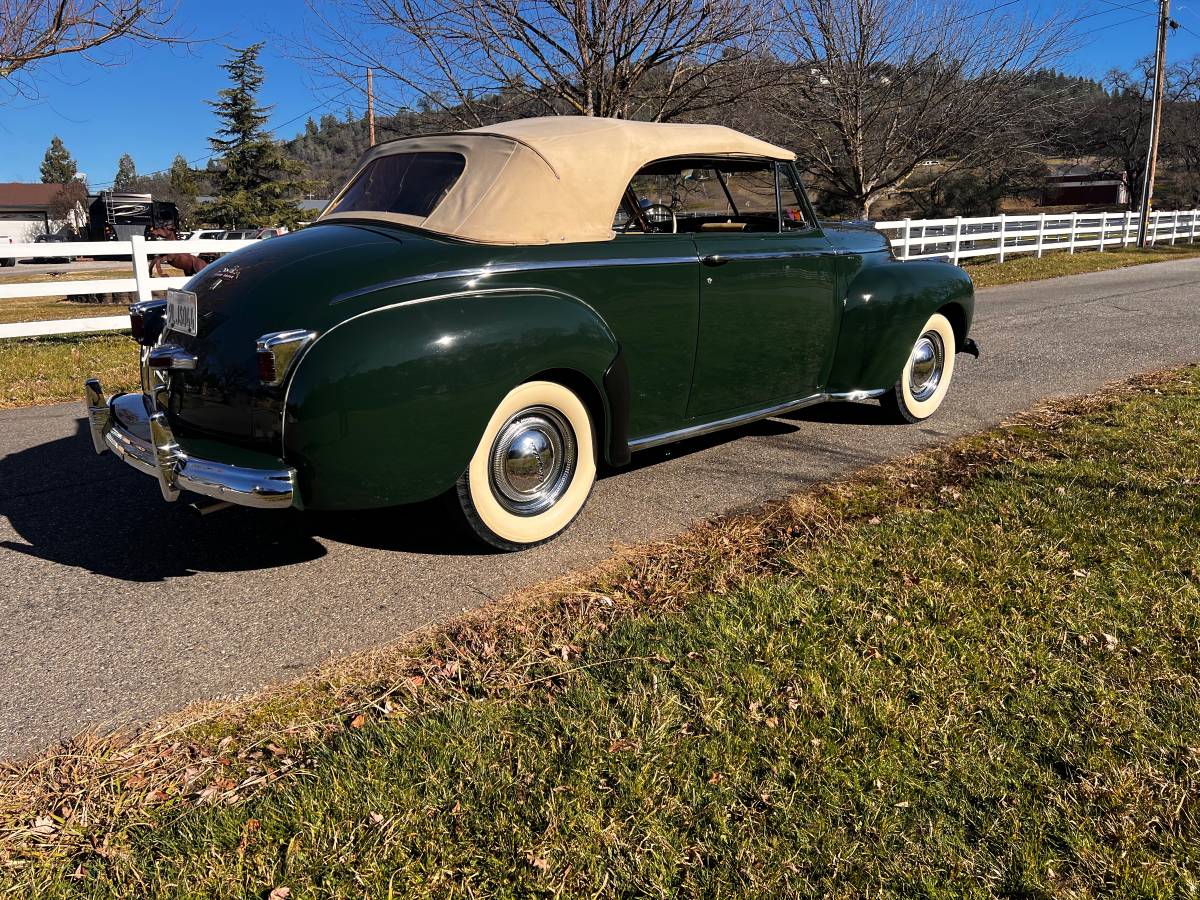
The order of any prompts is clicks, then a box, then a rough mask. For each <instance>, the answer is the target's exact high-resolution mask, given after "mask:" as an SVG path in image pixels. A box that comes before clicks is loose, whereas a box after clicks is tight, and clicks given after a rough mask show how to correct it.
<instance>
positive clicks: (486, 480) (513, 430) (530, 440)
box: [454, 381, 596, 550]
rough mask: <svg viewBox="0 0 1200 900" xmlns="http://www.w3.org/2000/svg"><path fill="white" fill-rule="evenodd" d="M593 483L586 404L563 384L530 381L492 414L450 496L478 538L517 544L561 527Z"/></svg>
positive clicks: (543, 538) (584, 499)
mask: <svg viewBox="0 0 1200 900" xmlns="http://www.w3.org/2000/svg"><path fill="white" fill-rule="evenodd" d="M595 482H596V450H595V440H594V437H593V428H592V421H591V417H590V416H589V415H588V411H587V407H586V406H584V404H583V402H582V401H581V400H580V399H579V398H578V397H577V396H576V395H575V394H574V393H573V392H571V391H570V390H568V389H567V388H565V387H563V386H562V385H561V384H556V383H554V382H551V381H529V382H526V383H525V384H522V385H518V386H517V387H515V388H513V389H512V390H511V391H509V392H508V395H507V396H506V397H505V398H504V399H503V400H502V401H501V402H500V405H499V406H498V407H497V408H496V411H495V412H494V413H493V414H492V417H491V419H490V420H489V421H488V424H487V427H486V428H485V429H484V431H483V436H482V437H481V438H480V439H479V445H478V446H477V447H476V448H475V453H474V455H473V456H472V457H471V462H470V465H468V466H467V471H465V472H464V473H463V474H462V476H461V477H460V478H459V479H458V482H457V484H456V485H455V489H454V498H455V499H456V500H457V505H458V507H459V509H460V510H461V512H462V516H463V519H464V520H465V522H466V525H467V526H468V528H469V529H470V531H471V532H473V533H474V535H475V536H476V537H478V538H479V539H480V540H482V541H483V542H484V543H486V544H489V545H491V546H493V547H496V548H498V549H500V550H521V549H524V548H527V547H532V546H535V545H537V544H540V543H542V542H544V541H548V540H550V539H551V538H553V537H555V536H557V535H558V534H560V533H562V531H564V530H565V529H566V527H567V526H568V525H570V524H571V522H572V521H573V520H574V519H575V516H577V515H578V514H579V511H580V510H581V509H583V505H584V504H585V503H586V502H587V499H588V496H589V495H590V494H591V492H592V485H593V484H595Z"/></svg>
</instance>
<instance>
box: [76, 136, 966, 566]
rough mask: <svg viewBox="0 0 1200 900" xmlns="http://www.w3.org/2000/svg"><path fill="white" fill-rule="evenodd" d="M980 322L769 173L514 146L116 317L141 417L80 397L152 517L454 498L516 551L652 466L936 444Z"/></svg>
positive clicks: (936, 271) (472, 148)
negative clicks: (974, 324) (703, 449)
mask: <svg viewBox="0 0 1200 900" xmlns="http://www.w3.org/2000/svg"><path fill="white" fill-rule="evenodd" d="M973 311H974V299H973V291H972V286H971V281H970V279H969V278H968V277H967V275H966V274H965V273H964V272H963V271H962V270H960V269H958V268H956V267H954V266H951V265H947V264H945V263H941V262H936V261H913V262H903V263H902V262H899V261H896V260H895V259H893V257H892V255H891V253H890V252H889V248H888V244H887V242H886V239H885V238H883V237H882V236H880V235H879V234H878V233H877V232H875V231H873V230H871V229H870V228H864V227H861V226H857V227H856V226H832V225H821V224H818V222H817V220H816V218H815V217H814V215H813V210H812V207H811V206H810V204H809V202H808V200H807V199H806V198H805V195H804V191H803V189H802V188H801V186H800V181H799V179H798V177H797V171H796V167H795V165H794V162H793V154H792V153H790V152H788V151H787V150H783V149H780V148H779V147H775V146H773V145H771V144H767V143H764V142H762V141H759V140H755V139H754V138H750V137H747V136H746V135H743V134H739V133H737V132H735V131H731V130H729V129H727V128H720V127H715V126H709V125H663V124H653V123H646V122H628V121H616V120H610V119H591V118H578V117H555V118H541V119H526V120H522V121H517V122H509V123H505V124H502V125H495V126H490V127H488V128H484V129H477V130H474V131H465V132H457V133H452V134H440V135H426V136H421V137H413V138H406V139H402V140H397V141H393V142H390V143H386V144H381V145H379V146H376V147H374V148H372V149H371V150H370V151H369V152H368V153H367V154H366V155H365V156H364V158H363V159H362V160H361V162H360V163H359V165H358V166H357V168H356V170H355V173H354V175H353V176H352V177H351V178H350V180H349V181H348V182H347V184H346V186H345V187H344V188H342V190H341V191H340V192H339V193H338V194H337V195H336V196H335V197H334V198H333V200H332V201H331V202H330V204H329V206H328V208H327V209H326V210H325V212H324V213H323V214H322V215H321V217H320V218H319V219H318V220H317V222H316V223H315V224H314V225H313V226H312V227H309V228H306V229H304V230H302V231H299V232H296V233H294V234H290V235H287V236H284V237H281V238H277V239H275V240H272V241H263V242H262V243H261V244H258V245H256V246H253V247H248V248H245V249H242V250H239V251H237V252H235V253H231V254H229V255H228V256H225V257H224V258H222V259H221V260H219V261H218V262H217V263H215V264H213V265H210V266H209V267H208V268H206V269H204V270H203V271H201V272H200V273H199V274H197V275H196V276H195V277H193V278H192V279H191V280H190V281H189V282H188V283H187V285H186V287H185V289H184V290H179V291H170V292H169V293H168V296H167V298H166V299H165V300H156V301H152V302H149V303H142V304H137V305H135V306H133V307H132V308H131V321H132V327H133V333H134V337H135V339H136V340H137V341H138V342H139V344H140V345H141V363H142V366H141V368H142V390H141V391H140V392H138V393H131V394H121V395H117V396H114V397H111V398H110V397H106V396H105V394H104V392H103V389H102V388H101V386H100V384H99V383H98V382H97V381H95V380H94V379H93V380H89V381H88V382H87V384H86V386H85V395H86V402H87V406H88V410H89V413H90V421H91V429H92V437H93V441H94V443H95V447H96V450H97V452H104V451H106V450H112V451H113V452H115V453H116V454H117V455H118V456H119V457H121V458H122V459H124V460H125V461H126V462H127V463H129V464H130V465H132V466H134V467H135V468H137V469H140V470H141V471H143V472H146V473H147V474H150V475H153V476H154V477H156V478H157V479H158V483H159V486H160V488H161V489H162V493H163V496H164V497H165V498H166V499H168V500H174V499H176V498H177V497H178V496H179V494H180V492H181V491H192V492H194V493H197V494H201V495H204V496H206V497H209V498H213V499H215V500H217V501H220V502H228V503H236V504H243V505H246V506H254V507H263V508H286V507H297V508H300V509H321V510H332V509H343V510H344V509H365V508H369V507H382V506H392V505H399V504H404V503H410V502H415V501H421V500H426V499H429V498H434V497H438V496H444V497H446V498H447V500H448V501H449V502H450V503H451V505H452V506H453V507H454V508H455V509H456V510H457V511H458V512H459V513H461V518H462V521H463V522H464V523H466V525H468V526H469V528H470V529H472V530H473V531H474V533H475V534H476V535H478V537H479V538H481V539H482V540H483V541H485V542H487V543H489V544H491V545H493V546H495V547H500V548H503V549H517V548H521V547H528V546H530V545H533V544H537V543H539V542H541V541H545V540H548V539H550V538H552V537H554V536H555V535H556V534H558V533H559V532H561V531H562V530H563V529H564V528H566V527H567V526H568V525H569V524H570V522H571V521H572V520H573V519H574V518H575V516H576V515H577V514H578V513H579V511H580V510H581V509H582V508H583V505H584V503H585V502H586V501H587V498H588V495H589V493H590V492H591V489H592V485H593V483H594V481H595V478H596V470H597V466H599V465H603V464H607V465H609V466H621V465H623V464H625V463H627V462H628V461H629V458H630V454H631V453H632V452H634V451H637V450H640V449H643V448H647V447H654V446H657V445H660V444H665V443H668V442H671V441H679V440H683V439H685V438H689V437H693V436H695V435H700V434H704V433H706V432H710V431H713V430H715V429H719V428H728V427H730V426H734V425H738V424H741V423H745V422H749V421H751V420H754V419H758V418H763V417H767V416H773V415H780V414H783V413H786V412H789V411H791V410H796V409H799V408H801V407H804V406H807V405H810V404H814V403H819V402H822V401H826V400H856V399H865V398H868V397H877V398H879V399H880V400H881V402H882V403H883V404H884V405H885V407H886V408H887V409H888V410H889V411H890V412H891V413H892V414H893V415H894V416H895V417H896V419H897V420H901V421H909V422H913V421H918V420H921V419H924V418H926V417H928V416H930V415H932V414H933V413H934V411H935V410H936V409H937V408H938V406H939V405H940V404H941V403H942V400H943V399H944V397H945V395H946V391H947V390H948V388H949V386H950V382H951V379H952V376H953V374H954V361H955V355H956V354H957V353H960V352H963V351H967V352H972V353H974V352H977V351H976V350H975V344H974V342H973V341H972V340H971V339H970V338H969V337H968V334H969V331H970V327H971V317H972V313H973Z"/></svg>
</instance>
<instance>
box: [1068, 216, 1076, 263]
mask: <svg viewBox="0 0 1200 900" xmlns="http://www.w3.org/2000/svg"><path fill="white" fill-rule="evenodd" d="M1078 221H1079V213H1071V233H1070V234H1069V235H1067V252H1068V253H1074V252H1075V223H1076V222H1078Z"/></svg>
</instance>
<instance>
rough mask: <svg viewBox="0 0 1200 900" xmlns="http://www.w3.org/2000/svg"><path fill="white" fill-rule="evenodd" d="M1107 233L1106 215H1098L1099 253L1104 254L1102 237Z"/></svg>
mask: <svg viewBox="0 0 1200 900" xmlns="http://www.w3.org/2000/svg"><path fill="white" fill-rule="evenodd" d="M1107 233H1108V213H1106V212H1102V213H1100V252H1101V253H1103V252H1104V236H1105V234H1107Z"/></svg>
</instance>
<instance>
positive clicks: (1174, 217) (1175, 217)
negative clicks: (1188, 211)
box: [1171, 210, 1179, 247]
mask: <svg viewBox="0 0 1200 900" xmlns="http://www.w3.org/2000/svg"><path fill="white" fill-rule="evenodd" d="M1178 231H1179V210H1175V212H1173V213H1171V246H1172V247H1173V246H1175V234H1176V233H1177V232H1178Z"/></svg>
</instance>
